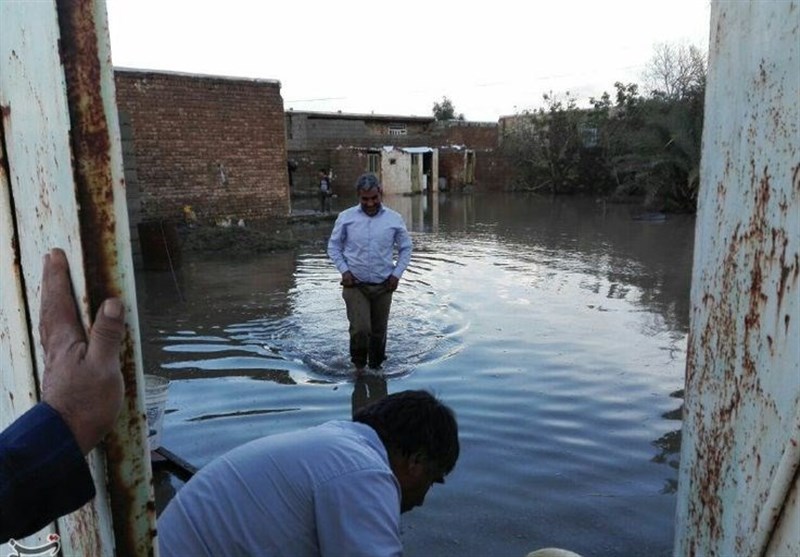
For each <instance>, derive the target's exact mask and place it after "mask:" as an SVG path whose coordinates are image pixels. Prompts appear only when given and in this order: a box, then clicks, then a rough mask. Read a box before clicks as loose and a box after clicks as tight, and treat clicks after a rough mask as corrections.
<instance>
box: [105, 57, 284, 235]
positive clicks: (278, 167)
mask: <svg viewBox="0 0 800 557" xmlns="http://www.w3.org/2000/svg"><path fill="white" fill-rule="evenodd" d="M114 73H115V82H116V89H117V106H118V108H119V111H120V113H121V115H123V119H124V120H125V121H126V122H129V125H130V133H131V134H132V136H133V137H132V142H133V152H134V155H135V161H136V164H135V172H136V177H137V182H138V188H139V195H140V202H141V216H142V219H143V220H151V219H161V218H165V219H179V218H181V215H182V208H183V206H184V205H191V206H192V207H193V209H194V210H195V212H196V214H197V216H198V218H199V219H200V220H201V221H203V222H212V221H213V220H215V219H216V218H222V217H232V218H234V219H237V220H238V219H239V218H244V219H248V218H262V217H266V216H272V215H280V216H284V215H287V214H288V212H289V180H288V171H287V164H286V144H285V130H284V112H283V99H282V97H281V94H280V83H278V82H277V81H266V80H252V79H236V78H227V77H214V76H200V75H188V74H178V73H168V72H149V71H136V70H119V69H118V70H115V72H114ZM127 165H128V161H127V160H126V166H127Z"/></svg>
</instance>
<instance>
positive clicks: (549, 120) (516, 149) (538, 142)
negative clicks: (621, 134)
mask: <svg viewBox="0 0 800 557" xmlns="http://www.w3.org/2000/svg"><path fill="white" fill-rule="evenodd" d="M543 100H544V107H542V108H539V109H536V110H533V111H530V110H525V111H523V112H521V113H518V114H516V115H515V116H514V117H513V119H512V123H511V124H510V125H509V126H508V127H507V129H506V130H505V132H504V137H503V150H504V152H505V153H506V155H507V156H509V157H510V159H511V160H512V161H514V163H515V165H516V166H517V168H518V169H519V171H520V173H521V176H520V177H521V178H522V184H521V188H522V189H528V190H533V191H547V192H550V193H552V194H558V193H573V192H575V191H577V190H579V189H580V181H579V173H578V164H579V159H580V149H581V127H580V123H581V119H582V118H581V114H580V111H579V110H578V108H577V104H576V99H575V97H573V96H572V95H570V93H569V92H567V93H566V94H565V95H564V96H563V98H562V97H560V96H558V95H555V94H553V93H552V91H551V92H550V93H547V94H545V95H543Z"/></svg>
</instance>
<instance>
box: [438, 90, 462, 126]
mask: <svg viewBox="0 0 800 557" xmlns="http://www.w3.org/2000/svg"><path fill="white" fill-rule="evenodd" d="M433 117H434V118H435V119H436V120H439V121H445V120H462V121H463V120H464V114H463V113H462V114H459V115H458V116H456V108H455V106H453V101H451V100H450V99H448V98H447V97H446V96H444V97H442V102H440V103H439V102H434V103H433Z"/></svg>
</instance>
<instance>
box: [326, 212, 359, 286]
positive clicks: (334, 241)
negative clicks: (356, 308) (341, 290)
mask: <svg viewBox="0 0 800 557" xmlns="http://www.w3.org/2000/svg"><path fill="white" fill-rule="evenodd" d="M344 222H345V221H344V216H343V213H340V214H339V216H338V217H336V222H335V223H334V224H333V230H332V231H331V236H330V238H329V239H328V257H330V259H331V261H332V262H333V265H334V266H335V267H336V269H337V270H338V271H339V273H341V275H342V281H343V282H342V284H344V280H345V273H349V274H350V277H351V278H352V276H353V275H352V273H350V268H349V266H348V265H347V261H346V260H345V257H344V244H345V241H346V240H347V227H346V226H345V224H344Z"/></svg>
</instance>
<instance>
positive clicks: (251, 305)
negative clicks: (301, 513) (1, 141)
mask: <svg viewBox="0 0 800 557" xmlns="http://www.w3.org/2000/svg"><path fill="white" fill-rule="evenodd" d="M386 203H387V204H388V205H389V206H391V207H393V208H394V209H396V210H398V211H399V212H400V213H401V214H402V215H403V216H404V218H405V220H406V222H407V223H408V225H409V229H410V230H411V231H412V235H413V239H414V243H415V251H414V255H413V257H412V264H411V266H410V267H409V269H408V271H407V273H406V274H405V275H404V277H403V280H402V281H401V284H400V288H399V290H398V292H397V294H396V296H395V298H394V302H393V307H392V313H391V318H390V323H389V343H388V355H389V360H387V362H386V363H385V364H384V370H383V371H384V375H383V376H382V377H381V376H374V375H365V376H363V377H361V378H358V379H357V380H354V379H353V377H352V375H351V364H350V362H349V357H348V354H347V344H348V343H347V330H346V329H347V323H346V319H345V312H344V302H343V301H342V299H341V295H340V287H339V286H338V280H339V277H338V274H337V272H336V270H335V269H334V268H333V266H332V265H331V264H330V262H329V261H328V260H327V257H326V256H325V254H324V240H325V239H326V238H327V235H328V234H329V232H330V227H331V226H332V225H331V223H330V222H328V223H325V224H324V225H322V226H320V228H319V230H318V231H311V235H312V236H313V235H314V234H318V235H319V238H317V241H316V242H314V243H311V244H309V245H308V246H307V247H305V248H300V249H297V250H295V251H285V252H277V253H272V254H267V255H265V254H262V255H254V256H253V257H238V256H237V257H236V258H226V257H224V254H221V256H219V257H208V256H203V257H200V256H192V257H187V258H186V261H185V263H184V265H183V267H182V268H181V269H180V270H179V271H178V273H177V284H178V287H179V288H180V289H181V295H182V296H177V295H176V292H175V284H174V281H173V278H172V277H171V275H169V273H154V272H146V273H140V274H139V275H137V288H138V289H139V292H138V294H139V306H140V308H139V312H140V322H141V323H140V327H141V330H142V341H143V342H142V345H143V354H144V361H145V368H146V371H147V372H148V373H157V374H160V375H164V376H167V377H169V378H170V379H171V385H170V392H169V401H168V412H169V413H168V414H167V416H166V417H165V430H164V434H163V442H164V445H165V447H166V448H168V449H169V450H170V451H173V452H174V453H176V454H178V455H179V456H180V457H182V458H184V459H186V460H188V461H189V462H191V463H192V464H194V465H196V466H202V465H204V464H205V463H207V462H208V461H209V460H211V459H212V458H214V457H216V456H218V455H220V454H222V453H223V452H225V451H226V450H229V449H231V448H233V447H235V446H237V445H239V444H241V443H244V442H247V441H250V440H252V439H254V438H257V437H260V436H262V435H268V434H272V433H280V432H284V431H291V430H293V429H298V428H302V427H307V426H312V425H316V424H319V423H321V422H323V421H326V420H329V419H349V418H350V417H351V416H352V414H353V413H354V412H355V411H357V409H358V408H360V407H362V406H363V405H364V404H366V403H368V402H370V401H373V400H376V399H377V398H380V397H382V396H385V395H386V394H387V393H389V392H395V391H398V390H402V389H407V388H425V389H430V390H432V391H433V392H435V393H437V394H439V395H440V396H442V398H443V399H444V400H445V401H446V402H448V403H449V404H451V405H452V406H453V408H454V409H455V411H456V414H457V416H458V419H459V426H460V431H461V440H462V456H461V458H460V461H459V463H458V466H457V467H456V470H455V472H454V473H453V478H452V479H450V478H448V482H447V486H446V487H444V488H442V489H439V488H437V489H436V490H435V491H434V492H433V493H432V494H431V495H430V496H429V497H428V498H427V499H426V505H425V506H424V507H423V508H421V509H418V510H415V512H413V513H408V514H407V515H404V518H403V539H404V544H405V546H406V550H407V553H408V554H409V555H442V556H446V555H463V554H464V553H465V552H464V548H470V549H469V551H468V553H470V554H482V555H489V554H491V555H524V554H525V553H526V552H527V551H529V550H530V549H532V548H535V547H543V546H561V547H568V548H570V549H573V550H575V551H578V552H580V553H582V554H584V555H587V556H588V555H643V554H647V555H667V554H669V553H670V552H671V544H672V520H673V515H674V506H675V500H674V496H675V486H676V482H677V465H678V458H679V450H680V423H679V422H678V421H677V420H679V419H680V413H681V408H682V404H681V403H682V390H681V389H682V387H683V367H684V363H685V350H686V336H687V331H688V319H689V284H690V278H691V277H690V275H691V261H692V244H693V230H694V222H693V219H692V218H691V217H671V216H670V217H669V218H668V219H666V220H661V221H653V222H650V221H641V220H634V219H633V218H632V216H633V215H632V214H631V212H630V210H629V209H628V208H627V207H612V206H608V207H606V206H603V205H600V204H596V203H594V202H592V201H588V200H581V199H541V198H537V197H533V196H526V195H495V196H469V195H445V194H441V195H439V196H438V197H434V198H427V197H424V196H423V197H402V198H393V199H387V200H386ZM181 299H183V300H184V301H181ZM181 486H182V480H179V479H177V478H174V477H171V476H169V475H167V476H166V477H164V476H163V475H157V488H156V492H157V496H158V498H159V501H160V503H159V508H160V505H162V504H163V502H164V501H166V500H168V499H169V497H170V496H171V494H172V493H174V491H175V490H176V489H179V488H180V487H181ZM159 493H160V495H159Z"/></svg>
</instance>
